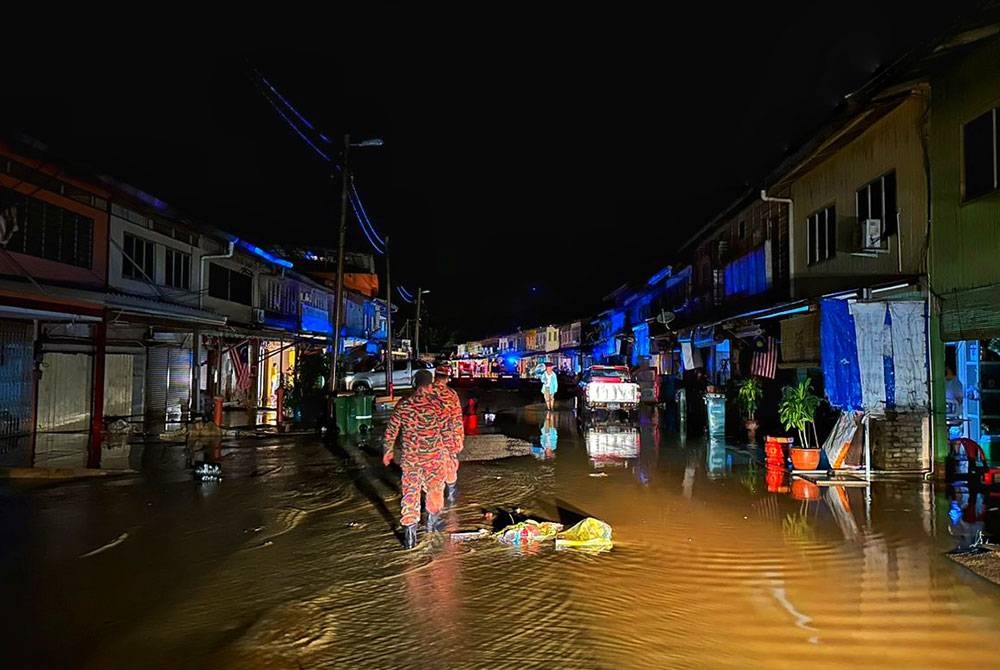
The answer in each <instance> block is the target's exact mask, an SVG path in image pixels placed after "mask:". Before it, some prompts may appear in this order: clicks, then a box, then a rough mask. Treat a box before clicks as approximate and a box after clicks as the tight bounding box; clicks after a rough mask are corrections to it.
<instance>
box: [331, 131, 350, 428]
mask: <svg viewBox="0 0 1000 670" xmlns="http://www.w3.org/2000/svg"><path fill="white" fill-rule="evenodd" d="M350 151H351V136H350V134H345V135H344V164H343V166H342V168H341V173H340V177H341V185H340V237H339V241H338V242H337V303H336V304H335V305H334V308H333V313H334V317H333V359H332V360H331V362H330V376H329V378H328V379H327V380H326V388H327V390H328V391H329V395H330V400H329V403H328V404H329V414H328V416H331V417H332V416H333V409H334V408H333V402H334V401H333V396H335V395H336V393H337V368H338V365H339V363H340V321H341V319H342V317H343V314H342V313H343V302H344V245H345V244H346V242H345V239H344V238H345V237H346V235H347V186H348V182H349V181H350V179H351V172H350V168H349V163H348V162H347V161H348V155H349V153H350Z"/></svg>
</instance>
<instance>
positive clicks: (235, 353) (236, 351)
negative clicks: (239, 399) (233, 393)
mask: <svg viewBox="0 0 1000 670" xmlns="http://www.w3.org/2000/svg"><path fill="white" fill-rule="evenodd" d="M249 354H250V343H249V342H244V343H242V344H237V345H236V346H235V347H233V348H232V349H230V350H229V360H230V362H231V363H232V364H233V372H235V373H236V388H238V389H240V390H241V391H245V390H247V389H248V388H250V366H249V365H248V363H247V357H248V356H249Z"/></svg>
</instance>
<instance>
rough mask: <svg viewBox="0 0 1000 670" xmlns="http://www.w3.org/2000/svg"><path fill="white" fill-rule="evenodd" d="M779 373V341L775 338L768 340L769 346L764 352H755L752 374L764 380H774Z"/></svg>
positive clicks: (751, 368) (751, 366) (751, 367)
mask: <svg viewBox="0 0 1000 670" xmlns="http://www.w3.org/2000/svg"><path fill="white" fill-rule="evenodd" d="M777 372H778V341H777V340H775V339H774V338H773V337H768V338H767V345H766V346H765V347H764V349H763V350H760V351H756V352H754V355H753V363H751V365H750V374H751V375H753V376H755V377H762V378H764V379H774V376H775V375H776V374H777Z"/></svg>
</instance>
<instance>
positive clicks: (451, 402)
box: [431, 381, 465, 484]
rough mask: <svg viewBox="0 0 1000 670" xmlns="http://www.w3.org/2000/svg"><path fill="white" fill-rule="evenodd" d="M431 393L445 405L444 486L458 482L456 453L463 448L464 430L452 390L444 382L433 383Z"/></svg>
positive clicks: (455, 395) (456, 400) (459, 407)
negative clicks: (446, 449) (446, 451)
mask: <svg viewBox="0 0 1000 670" xmlns="http://www.w3.org/2000/svg"><path fill="white" fill-rule="evenodd" d="M431 393H433V394H435V395H436V396H437V397H438V398H440V399H441V401H442V402H443V403H444V405H445V410H446V414H445V426H444V431H445V433H444V434H445V437H446V439H448V440H449V446H448V458H447V460H446V461H445V477H444V481H445V483H446V484H454V483H455V482H457V481H458V452H460V451H462V448H463V447H465V428H464V426H463V424H462V402H461V401H460V400H459V399H458V394H457V393H455V391H454V389H451V388H448V385H447V384H446V383H444V382H438V381H435V382H434V383H433V384H431Z"/></svg>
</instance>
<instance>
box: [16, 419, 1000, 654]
mask: <svg viewBox="0 0 1000 670" xmlns="http://www.w3.org/2000/svg"><path fill="white" fill-rule="evenodd" d="M658 418H659V417H657V416H656V415H655V414H653V415H650V414H644V415H643V416H642V417H641V422H640V425H639V426H638V427H637V429H635V430H634V431H633V430H630V429H629V428H628V427H625V428H623V429H620V430H617V431H615V430H603V431H588V432H587V433H586V434H581V433H580V432H579V431H578V429H577V427H576V422H575V419H574V416H573V412H572V410H569V409H561V410H559V411H557V412H556V413H554V415H552V416H551V417H549V418H548V420H547V417H546V413H545V412H544V409H543V408H542V407H541V405H532V406H529V407H527V408H523V409H519V410H517V411H516V412H514V413H512V412H508V411H500V412H498V418H497V421H498V423H499V424H501V425H504V426H506V427H507V429H509V430H510V431H511V432H512V433H515V434H520V435H524V436H533V437H534V439H535V440H536V441H537V446H536V449H535V451H534V452H533V456H528V457H523V458H518V459H508V460H506V461H501V462H493V463H464V464H463V465H462V469H461V471H460V479H459V481H460V487H461V490H460V495H459V500H458V502H457V504H456V505H455V506H454V507H453V508H452V509H450V510H449V511H448V512H447V514H446V516H447V521H448V524H449V528H450V529H451V530H466V529H473V528H475V527H476V526H477V524H478V523H479V522H480V520H481V511H482V509H483V508H492V507H496V506H519V507H521V508H523V509H526V510H531V511H534V512H535V513H536V514H538V515H539V516H540V517H544V518H547V519H552V520H559V519H560V515H562V518H565V519H572V518H573V515H574V514H586V515H591V516H595V517H598V518H600V519H602V520H604V521H606V522H608V523H610V524H611V525H612V526H613V527H614V540H615V546H614V549H613V550H611V551H610V552H607V553H602V554H587V553H580V552H574V551H555V550H554V549H553V548H552V547H551V546H549V545H539V546H536V545H533V546H528V547H521V548H517V547H509V546H505V545H501V544H497V543H494V542H493V541H491V540H478V541H469V542H464V543H457V542H453V541H451V540H449V539H448V537H447V535H445V534H436V535H431V536H424V535H422V536H421V544H420V545H419V546H418V548H417V549H415V550H413V551H409V552H407V551H403V550H402V549H401V548H400V545H399V543H398V540H397V539H396V538H395V536H394V535H393V534H392V531H391V524H392V523H394V521H395V519H397V518H398V514H399V507H398V493H397V492H396V490H397V487H398V471H396V472H391V471H386V470H385V469H383V468H382V467H381V464H380V463H378V460H377V456H375V455H369V453H368V452H366V451H365V450H364V449H359V448H358V447H357V446H356V445H353V444H345V445H341V446H339V447H328V446H324V445H323V444H322V443H321V442H319V441H318V440H316V439H313V438H297V439H293V438H271V439H267V440H256V441H253V440H245V441H241V442H240V443H239V444H228V443H226V442H223V443H222V444H221V445H220V444H216V445H214V446H209V447H205V449H206V452H205V453H206V454H207V455H208V456H209V457H211V458H215V459H219V460H221V462H222V463H223V468H224V476H225V478H224V480H223V481H222V482H218V483H201V484H199V483H194V482H193V481H192V478H191V474H190V470H188V469H186V468H187V467H189V466H190V463H191V462H192V461H193V460H198V459H199V458H200V457H201V456H202V454H201V453H200V451H199V450H200V449H201V447H196V448H194V449H193V450H192V449H185V448H184V447H181V446H146V447H134V448H133V449H136V450H139V452H138V453H132V454H130V456H129V457H128V458H127V460H128V462H129V463H130V466H131V467H134V468H136V469H139V470H141V472H142V475H141V476H138V477H130V478H123V479H113V480H109V479H103V480H100V481H88V482H82V483H72V484H63V485H60V486H56V487H49V488H31V489H24V488H21V489H17V488H11V487H9V486H7V487H6V488H3V489H0V492H2V497H0V577H2V582H0V583H2V584H3V586H2V589H3V591H2V593H0V596H2V597H0V613H2V617H0V619H2V620H3V621H4V622H5V625H4V626H3V627H2V633H0V635H2V636H3V638H2V639H3V642H4V644H3V649H4V652H3V653H4V658H5V663H4V665H5V667H85V668H125V667H143V668H154V667H184V668H201V667H206V668H208V667H210V668H215V669H217V670H224V669H226V668H330V667H343V668H431V667H446V668H501V667H517V668H525V667H546V668H550V667H566V668H729V667H732V668H736V667H739V668H747V667H767V668H801V667H809V668H852V669H853V668H862V667H876V666H877V667H881V668H885V667H913V668H930V667H942V666H945V665H951V664H954V663H960V664H961V665H963V666H967V667H995V666H996V658H997V657H998V656H1000V636H998V635H997V632H998V623H997V622H998V621H1000V587H996V586H994V585H992V584H990V583H989V582H986V581H985V580H982V579H980V578H979V577H976V576H975V575H973V574H972V573H970V572H968V571H966V570H965V569H964V568H962V567H961V566H959V565H957V564H955V563H954V562H952V561H951V560H950V559H949V558H947V556H946V555H945V554H946V552H947V551H948V550H950V549H953V548H954V547H955V546H956V544H961V542H962V541H963V538H962V537H961V533H959V534H954V533H953V531H954V529H955V528H960V527H963V528H964V526H954V525H952V523H951V522H950V521H949V506H950V501H949V498H948V495H947V491H946V490H945V489H944V487H942V486H941V485H939V484H932V483H922V482H918V481H912V480H910V481H906V482H879V483H875V484H874V485H873V486H872V487H871V490H870V500H869V499H868V495H867V494H868V493H869V491H868V490H867V489H865V488H824V489H820V488H810V487H805V486H802V485H801V484H800V485H793V483H792V482H789V481H787V480H784V479H782V478H780V477H778V478H775V477H773V476H771V477H769V476H768V474H767V472H766V470H765V469H764V468H763V467H760V466H756V465H753V464H752V462H753V461H752V459H751V458H750V454H749V453H748V452H746V451H745V450H741V449H738V448H726V447H724V446H722V445H718V444H716V445H706V444H705V442H704V441H703V440H695V439H690V440H687V441H684V440H680V439H679V438H678V437H677V435H675V434H672V433H668V432H666V431H665V430H662V429H661V428H660V422H659V420H658ZM374 451H375V450H374V449H373V450H372V452H371V453H372V454H374ZM769 489H770V490H769ZM996 505H997V501H996V499H991V498H987V499H984V500H980V501H979V506H980V511H981V512H982V513H983V514H985V515H987V516H988V515H989V513H990V509H991V508H995V507H996ZM975 523H976V519H972V520H971V523H970V525H973V526H974V524H975ZM980 527H981V524H980Z"/></svg>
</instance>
